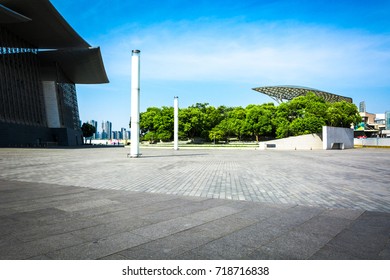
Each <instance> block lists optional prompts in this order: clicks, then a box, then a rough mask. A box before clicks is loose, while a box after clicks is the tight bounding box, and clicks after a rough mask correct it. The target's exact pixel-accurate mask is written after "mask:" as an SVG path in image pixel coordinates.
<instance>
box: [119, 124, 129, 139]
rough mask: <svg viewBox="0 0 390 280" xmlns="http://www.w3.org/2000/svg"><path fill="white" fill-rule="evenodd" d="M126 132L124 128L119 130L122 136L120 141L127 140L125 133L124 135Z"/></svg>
mask: <svg viewBox="0 0 390 280" xmlns="http://www.w3.org/2000/svg"><path fill="white" fill-rule="evenodd" d="M126 132H127V131H126V128H124V127H122V128H121V134H122V138H121V139H123V140H125V139H128V138H127V133H126Z"/></svg>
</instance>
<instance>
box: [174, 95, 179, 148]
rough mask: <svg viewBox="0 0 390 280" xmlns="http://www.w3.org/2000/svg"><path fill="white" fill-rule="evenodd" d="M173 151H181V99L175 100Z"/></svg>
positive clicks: (175, 98) (176, 98)
mask: <svg viewBox="0 0 390 280" xmlns="http://www.w3.org/2000/svg"><path fill="white" fill-rule="evenodd" d="M173 120H174V122H173V149H174V150H176V151H177V150H179V97H177V96H175V97H174V99H173Z"/></svg>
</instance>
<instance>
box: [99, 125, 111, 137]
mask: <svg viewBox="0 0 390 280" xmlns="http://www.w3.org/2000/svg"><path fill="white" fill-rule="evenodd" d="M101 138H102V139H111V138H112V123H111V122H110V121H106V122H105V121H103V122H102V135H101Z"/></svg>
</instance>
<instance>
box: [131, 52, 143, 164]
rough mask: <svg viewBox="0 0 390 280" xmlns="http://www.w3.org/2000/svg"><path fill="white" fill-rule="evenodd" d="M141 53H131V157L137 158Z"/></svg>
mask: <svg viewBox="0 0 390 280" xmlns="http://www.w3.org/2000/svg"><path fill="white" fill-rule="evenodd" d="M140 53H141V51H139V50H133V51H132V52H131V121H130V123H131V129H130V131H131V146H130V147H131V148H130V157H133V158H137V157H139V156H140V153H139V92H140V77H139V76H140Z"/></svg>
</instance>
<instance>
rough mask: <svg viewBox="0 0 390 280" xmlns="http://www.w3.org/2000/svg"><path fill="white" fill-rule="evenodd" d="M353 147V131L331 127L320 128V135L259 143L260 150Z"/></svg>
mask: <svg viewBox="0 0 390 280" xmlns="http://www.w3.org/2000/svg"><path fill="white" fill-rule="evenodd" d="M321 136H322V137H321ZM365 140H367V139H365ZM389 140H390V139H389ZM353 147H354V140H353V129H350V128H342V127H331V126H324V127H322V135H320V134H307V135H301V136H295V137H288V138H284V139H277V140H272V141H267V142H260V143H259V149H261V150H266V149H276V150H321V149H324V150H331V149H342V150H343V149H353Z"/></svg>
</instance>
